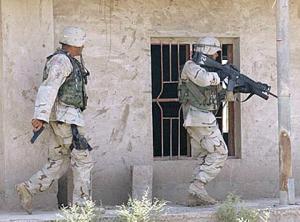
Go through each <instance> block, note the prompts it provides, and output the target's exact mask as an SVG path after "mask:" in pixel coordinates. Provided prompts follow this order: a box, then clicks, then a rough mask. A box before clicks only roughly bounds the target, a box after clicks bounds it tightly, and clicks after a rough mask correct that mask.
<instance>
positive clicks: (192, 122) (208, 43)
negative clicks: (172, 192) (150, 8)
mask: <svg viewBox="0 0 300 222" xmlns="http://www.w3.org/2000/svg"><path fill="white" fill-rule="evenodd" d="M220 50H221V48H220V42H219V41H218V40H217V39H216V38H213V37H205V38H202V39H199V40H198V42H197V46H196V52H195V53H198V52H202V53H203V54H205V55H207V56H209V57H210V58H212V59H214V60H216V58H217V57H218V51H220ZM221 80H223V79H221ZM222 91H223V89H222V86H221V85H220V77H219V74H218V73H216V72H209V71H207V70H205V69H204V68H202V67H200V66H199V65H197V64H196V63H195V62H194V61H193V60H188V61H187V62H186V63H185V65H184V67H183V70H182V73H181V80H180V84H179V100H180V102H181V103H182V105H183V106H182V108H183V116H184V127H185V128H186V130H187V132H188V134H189V135H190V138H191V146H192V151H193V156H195V157H197V160H198V161H199V163H198V166H197V167H196V168H195V169H194V174H193V181H192V183H191V184H190V186H189V197H188V201H187V204H188V205H189V206H197V205H205V204H215V203H216V200H214V199H213V198H212V197H210V196H209V195H208V193H207V191H206V190H205V187H204V186H205V185H206V184H207V183H208V182H209V181H211V180H212V179H213V178H215V177H216V176H217V174H218V173H219V172H220V170H221V168H222V167H223V165H224V163H225V160H226V159H227V153H228V151H227V146H226V144H225V142H224V139H223V137H222V134H221V132H220V130H219V127H218V124H217V121H216V117H215V115H214V112H216V111H217V110H218V108H219V104H220V103H221V100H222V98H221V97H220V92H222Z"/></svg>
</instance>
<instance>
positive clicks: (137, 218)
mask: <svg viewBox="0 0 300 222" xmlns="http://www.w3.org/2000/svg"><path fill="white" fill-rule="evenodd" d="M166 203H167V202H166V201H161V200H158V199H154V201H153V202H152V200H151V199H149V197H148V191H146V192H145V193H144V195H143V197H142V199H141V200H138V199H133V198H132V197H129V200H128V202H127V204H126V205H124V204H123V205H121V206H118V208H119V209H118V210H117V213H118V215H119V218H120V219H121V221H124V222H155V218H157V217H158V216H159V215H161V213H162V212H163V210H164V207H165V206H166Z"/></svg>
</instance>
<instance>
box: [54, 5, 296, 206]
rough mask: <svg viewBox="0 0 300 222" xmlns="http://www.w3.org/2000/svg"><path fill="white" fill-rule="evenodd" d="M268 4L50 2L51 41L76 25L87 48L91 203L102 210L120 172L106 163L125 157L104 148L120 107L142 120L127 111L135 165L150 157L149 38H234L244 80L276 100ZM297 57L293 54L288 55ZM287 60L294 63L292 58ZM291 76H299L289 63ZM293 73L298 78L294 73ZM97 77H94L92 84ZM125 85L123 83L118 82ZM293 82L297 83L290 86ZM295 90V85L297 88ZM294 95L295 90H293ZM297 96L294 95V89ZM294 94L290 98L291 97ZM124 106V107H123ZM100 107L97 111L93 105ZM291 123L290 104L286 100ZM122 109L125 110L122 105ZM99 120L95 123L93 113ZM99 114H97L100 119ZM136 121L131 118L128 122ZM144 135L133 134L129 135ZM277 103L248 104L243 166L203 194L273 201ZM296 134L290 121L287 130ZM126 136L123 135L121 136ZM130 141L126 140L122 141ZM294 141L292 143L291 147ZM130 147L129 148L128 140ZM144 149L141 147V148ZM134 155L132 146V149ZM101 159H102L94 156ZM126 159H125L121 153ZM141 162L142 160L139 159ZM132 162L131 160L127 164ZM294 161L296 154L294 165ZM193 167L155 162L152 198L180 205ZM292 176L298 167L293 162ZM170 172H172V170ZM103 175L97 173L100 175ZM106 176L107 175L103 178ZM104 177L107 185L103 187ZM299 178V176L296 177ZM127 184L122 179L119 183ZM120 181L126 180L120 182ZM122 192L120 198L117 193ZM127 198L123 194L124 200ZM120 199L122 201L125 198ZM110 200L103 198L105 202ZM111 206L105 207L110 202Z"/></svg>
mask: <svg viewBox="0 0 300 222" xmlns="http://www.w3.org/2000/svg"><path fill="white" fill-rule="evenodd" d="M272 4H273V1H258V0H257V1H237V0H232V1H221V2H220V1H201V2H199V1H116V0H115V1H105V0H104V1H89V2H88V3H87V2H86V1H79V0H76V1H75V0H73V1H70V2H68V4H66V3H65V2H61V1H58V0H56V1H54V12H55V13H54V21H55V33H56V36H57V34H58V33H59V31H60V30H61V28H62V27H63V26H64V25H69V24H76V25H80V26H81V27H83V28H85V29H86V30H87V33H88V35H89V41H88V43H87V45H86V49H85V55H86V56H85V57H86V59H87V65H88V66H89V67H91V69H92V79H91V81H90V83H91V84H90V95H91V96H90V98H91V103H90V109H89V111H88V112H87V122H88V123H91V124H92V126H89V128H88V131H89V132H90V135H91V138H93V139H92V141H93V142H94V143H95V144H100V145H99V151H97V152H96V154H95V156H96V159H97V161H98V163H97V166H96V170H95V171H97V169H98V168H99V169H101V170H100V171H98V172H95V174H96V175H97V176H96V177H95V179H94V187H95V191H94V193H95V194H96V197H97V198H101V199H103V200H104V203H105V202H106V201H107V200H108V199H110V200H113V202H115V198H113V199H111V197H112V196H111V197H109V196H108V195H109V194H108V193H107V192H105V191H107V190H109V191H112V192H114V191H113V190H114V189H116V188H117V187H122V184H126V187H127V182H126V183H124V181H128V179H126V180H124V181H123V182H122V183H121V184H120V183H118V182H119V180H118V179H117V178H119V177H120V176H121V175H122V174H123V173H124V172H126V171H124V170H120V169H121V168H119V166H122V165H121V164H120V165H119V166H118V165H117V168H116V169H113V167H115V166H113V167H111V166H110V165H108V166H107V165H106V163H109V162H113V163H114V164H116V162H119V160H118V159H119V158H120V156H123V155H124V154H126V153H127V151H126V147H127V141H126V142H124V141H122V142H120V143H119V144H117V146H118V147H119V150H118V152H115V151H116V148H115V145H114V144H112V143H111V142H110V140H109V138H111V134H112V133H113V129H116V128H117V127H118V125H117V124H116V122H115V119H120V118H121V116H122V112H123V110H124V107H126V104H129V105H130V107H131V106H134V105H135V103H136V102H137V101H139V102H140V110H142V111H143V112H144V114H149V115H146V116H145V118H144V117H142V116H139V115H138V113H136V111H137V110H136V108H132V109H130V112H129V113H130V115H129V116H130V117H131V118H136V120H137V123H138V125H135V123H133V122H132V121H131V120H130V119H128V124H131V126H132V128H130V134H132V135H135V136H137V135H139V136H140V137H141V138H142V141H143V142H142V143H139V142H137V143H136V145H137V147H139V149H140V153H139V152H138V151H137V150H138V149H137V150H133V154H132V155H134V157H135V158H143V156H145V153H144V151H146V152H151V149H152V148H151V139H152V138H151V130H152V129H151V118H150V116H151V113H150V111H151V100H150V93H151V85H150V76H151V73H150V69H149V64H150V62H151V61H150V55H149V50H150V48H149V46H150V38H151V37H195V36H203V35H205V34H211V35H215V36H218V37H239V38H240V64H241V70H242V71H243V72H244V73H247V74H249V76H250V77H253V78H256V79H259V80H261V81H264V82H268V83H269V84H270V85H271V86H272V88H273V91H274V92H275V93H276V26H275V9H273V8H272ZM298 4H299V3H296V1H292V5H291V26H292V27H294V29H292V30H293V32H292V33H293V34H292V35H291V45H293V44H294V45H299V43H298V42H296V39H297V37H298V36H297V35H299V32H298V31H296V30H297V29H296V25H297V24H298V23H299V15H298V13H299V8H298V7H299V5H298ZM291 52H292V53H294V54H295V50H292V51H291ZM292 58H293V56H292ZM292 62H293V63H292V69H291V71H292V74H293V76H294V77H295V74H296V73H297V71H296V67H295V63H296V61H295V60H294V59H293V60H292ZM298 72H299V71H298ZM95 75H97V77H96V76H95ZM124 79H125V81H124ZM295 80H296V78H295ZM295 82H296V81H295ZM293 87H295V86H293ZM293 89H295V88H293ZM292 91H294V90H292ZM125 98H130V99H127V100H126V99H125ZM98 99H100V103H99V104H97V103H96V102H97V101H98ZM292 99H293V100H292V104H293V105H294V108H293V117H292V118H293V120H295V118H297V117H296V116H295V113H296V112H295V111H294V110H295V107H296V106H295V105H296V103H295V100H296V99H297V95H296V94H295V95H293V97H292ZM122 101H124V102H122ZM97 109H98V110H101V113H102V112H104V111H106V110H107V112H105V113H104V114H102V115H99V116H97V118H94V117H95V116H96V115H97V112H96V110H97ZM102 110H103V111H102ZM134 116H135V117H134ZM140 124H142V125H143V126H144V127H143V128H142V131H141V130H139V131H138V133H137V134H134V133H133V131H132V130H134V128H135V129H136V128H139V127H138V126H140ZM100 125H102V126H105V129H101V128H100V129H99V130H98V131H93V130H92V129H93V127H94V126H100ZM276 127H277V102H276V100H275V99H273V98H271V99H270V100H269V101H264V100H262V99H260V98H253V99H252V100H250V101H249V102H247V103H244V104H242V128H243V129H242V148H241V154H242V159H230V160H228V161H227V163H226V166H225V168H224V170H223V171H222V173H221V174H220V175H219V176H218V178H217V179H216V180H214V181H213V182H212V183H211V184H210V185H209V190H210V191H211V192H213V195H214V196H216V197H217V198H223V197H224V196H225V194H226V193H227V192H229V191H236V192H237V193H238V194H241V195H242V196H243V197H245V198H256V197H267V196H275V195H277V192H278V190H277V189H278V182H277V181H278V146H277V128H276ZM297 127H298V125H297V121H294V124H293V129H296V128H297ZM128 132H129V128H126V129H125V134H126V133H128ZM125 138H127V140H128V135H127V136H124V139H125ZM295 140H296V139H295V138H294V141H295ZM132 141H135V140H132ZM142 144H144V145H142ZM133 147H135V146H133ZM102 150H104V152H106V155H105V157H102V156H101V155H99V154H98V153H100V152H102ZM124 151H125V152H124ZM139 155H141V156H139ZM131 158H132V157H131ZM298 158H299V154H298V153H296V154H295V159H298ZM194 165H195V162H194V161H155V162H154V195H155V196H159V197H163V198H165V199H168V200H178V201H179V200H182V199H183V198H184V196H185V194H186V193H185V192H183V190H184V189H186V188H187V185H188V182H189V180H190V173H189V172H191V169H192V168H193V166H194ZM294 166H295V168H297V167H299V166H298V165H297V162H295V163H294ZM175 168H176V171H175V170H174V169H175ZM102 169H103V171H102ZM109 169H112V170H109ZM110 173H112V174H111V176H112V178H115V179H110V181H109V182H110V183H113V184H114V185H113V187H111V188H112V189H107V188H108V186H109V184H106V183H103V182H101V178H106V177H107V175H109V174H110ZM296 176H297V178H298V177H299V175H296ZM125 177H127V175H126V176H125ZM121 178H124V175H122V176H121ZM122 192H123V191H122ZM124 193H125V192H124ZM124 193H123V194H122V197H124ZM108 197H109V198H108ZM109 202H110V201H109Z"/></svg>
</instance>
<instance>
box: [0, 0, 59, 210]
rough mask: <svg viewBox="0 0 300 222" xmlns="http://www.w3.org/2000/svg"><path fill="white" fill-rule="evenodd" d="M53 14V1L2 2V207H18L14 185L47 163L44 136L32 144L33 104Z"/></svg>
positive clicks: (48, 48) (50, 39)
mask: <svg viewBox="0 0 300 222" xmlns="http://www.w3.org/2000/svg"><path fill="white" fill-rule="evenodd" d="M52 9H53V5H52V1H51V0H33V1H23V0H10V1H1V16H2V26H1V27H2V43H3V48H2V52H3V57H1V60H3V66H1V68H2V69H1V72H2V74H3V76H2V78H1V83H2V87H1V90H2V97H1V101H2V106H3V109H2V110H3V112H1V115H2V116H3V120H2V122H1V128H2V127H3V140H2V139H1V142H0V147H1V148H2V146H3V144H5V147H4V148H5V150H4V151H5V152H4V157H5V162H2V161H1V165H4V167H3V168H2V167H1V169H0V170H1V171H2V172H1V173H4V174H5V180H3V186H4V189H5V197H6V198H5V201H3V199H1V201H0V202H1V203H3V204H5V206H6V207H9V208H16V205H17V199H16V193H15V191H14V185H15V184H16V183H18V182H21V181H22V180H24V179H27V178H28V177H29V176H31V174H32V173H33V172H34V171H36V170H37V169H38V168H40V167H41V166H42V163H43V162H45V160H46V152H47V150H46V149H45V148H46V146H45V144H46V143H45V140H44V136H45V135H43V139H41V140H40V141H39V143H38V144H36V145H34V146H32V145H30V143H29V140H30V137H31V134H32V131H31V130H32V128H31V124H30V122H31V119H32V114H33V108H34V99H35V95H36V92H37V87H38V85H39V84H40V82H41V77H42V76H41V71H42V69H43V65H44V62H45V56H46V55H47V54H48V53H49V51H51V50H53V42H54V40H53V11H52ZM2 123H3V124H2ZM45 134H46V133H45ZM0 136H1V131H0ZM0 159H1V151H0ZM3 171H4V172H3ZM0 184H2V180H1V182H0ZM1 188H2V187H1ZM1 188H0V189H1ZM55 196H56V192H54V191H52V195H47V194H45V195H42V196H39V197H37V198H36V202H35V207H36V206H40V207H48V208H49V207H51V206H52V207H53V206H55V204H54V203H55V199H56V198H55ZM45 197H47V199H49V202H48V203H47V202H44V203H43V201H42V199H43V198H44V199H45ZM51 203H52V204H51Z"/></svg>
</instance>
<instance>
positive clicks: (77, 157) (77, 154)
mask: <svg viewBox="0 0 300 222" xmlns="http://www.w3.org/2000/svg"><path fill="white" fill-rule="evenodd" d="M78 131H79V133H80V135H84V132H83V129H82V127H78ZM71 166H72V171H73V184H74V190H73V204H78V205H81V204H82V203H84V202H85V200H89V199H91V170H92V168H93V166H94V161H93V159H92V156H91V153H90V151H89V150H77V149H73V150H72V152H71Z"/></svg>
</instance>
